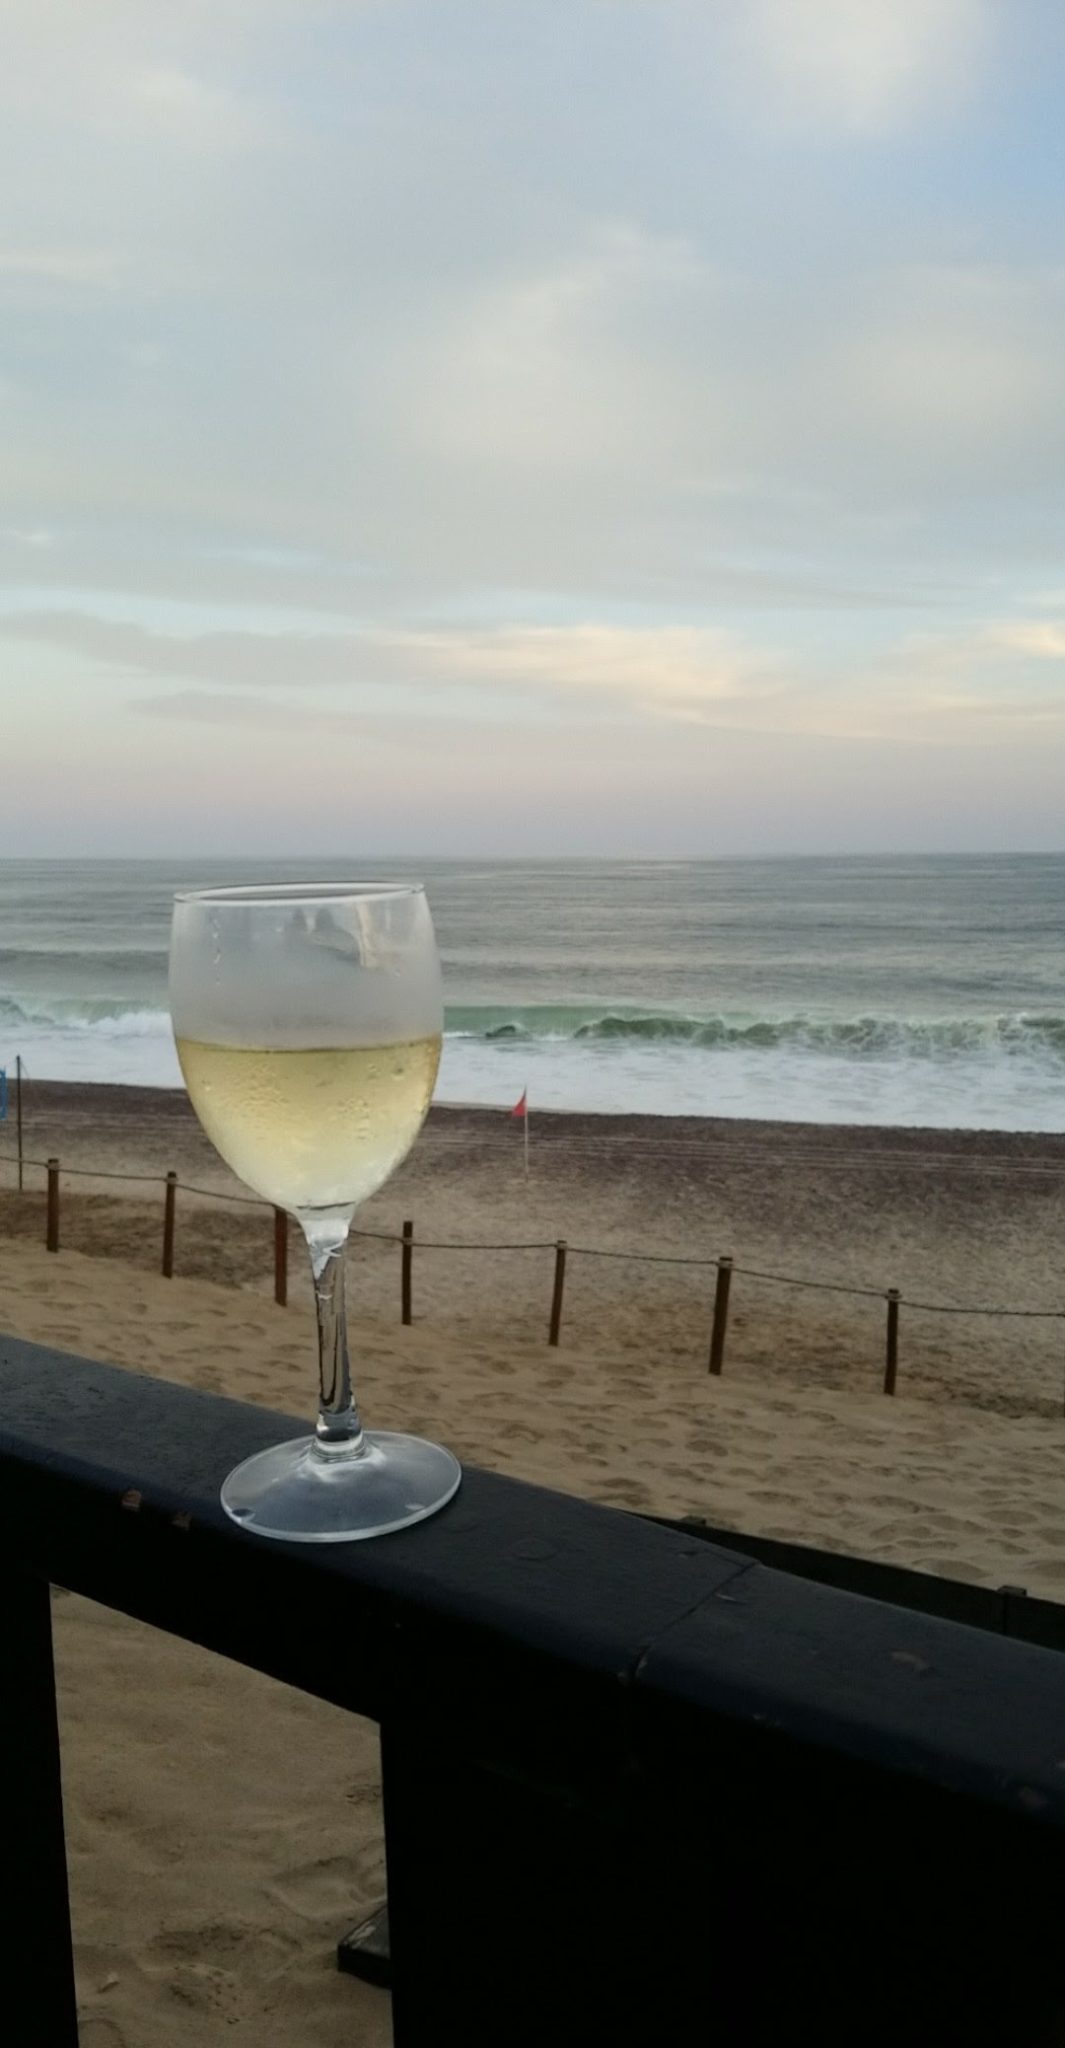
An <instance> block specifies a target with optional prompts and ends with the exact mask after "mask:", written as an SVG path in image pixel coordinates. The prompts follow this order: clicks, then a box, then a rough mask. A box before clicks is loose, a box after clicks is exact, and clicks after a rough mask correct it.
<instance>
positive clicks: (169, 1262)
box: [163, 1168, 177, 1280]
mask: <svg viewBox="0 0 1065 2048" xmlns="http://www.w3.org/2000/svg"><path fill="white" fill-rule="evenodd" d="M176 1210H177V1174H176V1173H175V1172H174V1171H173V1169H172V1168H171V1171H170V1172H169V1173H168V1174H167V1177H166V1198H165V1200H164V1203H163V1279H164V1280H172V1279H173V1277H174V1221H175V1214H176Z"/></svg>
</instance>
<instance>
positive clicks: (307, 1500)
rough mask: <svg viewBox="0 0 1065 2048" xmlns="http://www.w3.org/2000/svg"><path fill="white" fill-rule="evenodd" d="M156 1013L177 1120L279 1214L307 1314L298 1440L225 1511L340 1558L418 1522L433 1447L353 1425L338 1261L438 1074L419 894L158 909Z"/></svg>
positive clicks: (450, 1462) (431, 969)
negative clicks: (191, 1121) (161, 1003)
mask: <svg viewBox="0 0 1065 2048" xmlns="http://www.w3.org/2000/svg"><path fill="white" fill-rule="evenodd" d="M170 1012H171V1019H172V1022H173V1027H174V1037H175V1040H176V1042H177V1053H178V1058H179V1060H180V1062H181V1071H182V1073H183V1075H184V1077H185V1086H186V1087H187V1089H188V1092H189V1097H190V1100H191V1102H192V1106H193V1108H194V1109H195V1111H196V1114H197V1116H198V1117H199V1119H200V1122H201V1124H202V1125H203V1128H204V1130H205V1131H206V1133H207V1136H208V1137H209V1138H210V1139H211V1142H212V1144H214V1145H215V1147H216V1148H217V1150H218V1151H219V1152H220V1153H221V1155H222V1157H223V1159H224V1160H225V1161H226V1162H227V1164H228V1165H229V1166H231V1167H232V1168H233V1171H234V1173H236V1174H239V1176H240V1178H241V1180H243V1181H246V1182H247V1184H248V1186H249V1187H251V1188H254V1189H255V1192H256V1193H257V1194H259V1195H263V1196H264V1197H265V1199H266V1200H267V1201H268V1202H272V1203H273V1204H274V1205H275V1206H276V1207H277V1208H280V1209H287V1210H289V1211H290V1212H291V1214H292V1215H293V1216H295V1218H296V1220H297V1222H298V1223H299V1225H300V1227H301V1229H302V1231H303V1234H304V1237H305V1238H306V1240H307V1247H308V1250H309V1252H310V1257H311V1270H312V1273H313V1275H314V1293H315V1301H316V1304H317V1310H318V1355H319V1386H320V1398H319V1412H318V1423H317V1427H316V1429H315V1432H314V1435H313V1436H308V1437H301V1438H299V1439H298V1440H297V1441H295V1442H293V1443H284V1444H276V1445H274V1446H272V1447H271V1448H270V1449H269V1450H266V1451H260V1452H258V1453H257V1455H256V1456H255V1457H253V1458H247V1459H245V1461H244V1463H243V1464H241V1465H238V1466H237V1467H236V1469H235V1471H233V1472H231V1473H230V1474H229V1477H228V1479H227V1480H226V1481H225V1483H224V1485H223V1487H222V1505H223V1507H224V1508H225V1510H226V1513H227V1514H229V1515H231V1516H232V1518H233V1520H234V1521H235V1522H239V1523H240V1524H241V1525H242V1526H243V1527H244V1528H246V1529H251V1530H253V1531H254V1532H255V1533H256V1534H257V1535H259V1536H278V1537H288V1538H294V1539H295V1540H296V1541H298V1542H302V1543H343V1542H348V1541H350V1540H352V1539H353V1538H356V1537H362V1536H384V1535H387V1534H388V1533H389V1532H390V1531H391V1530H393V1529H404V1528H406V1527H407V1526H408V1524H410V1523H412V1522H420V1521H422V1520H424V1518H425V1516H426V1515H431V1514H435V1512H436V1510H437V1508H442V1507H443V1506H444V1504H445V1502H446V1501H449V1500H450V1499H451V1496H452V1494H453V1493H454V1492H455V1490H456V1488H457V1487H458V1484H459V1481H460V1479H461V1476H462V1474H461V1468H460V1466H459V1464H458V1461H457V1459H455V1458H453V1457H452V1455H451V1452H450V1451H446V1450H444V1449H442V1448H441V1446H440V1445H438V1444H431V1443H424V1442H422V1440H421V1438H419V1437H413V1436H399V1435H395V1434H391V1433H387V1432H382V1431H368V1430H364V1429H363V1428H362V1425H361V1423H360V1421H359V1414H358V1410H357V1408H356V1406H355V1402H354V1400H353V1398H352V1390H351V1375H350V1369H349V1364H348V1348H347V1336H346V1330H345V1318H344V1249H345V1245H346V1242H347V1236H348V1231H349V1229H350V1227H351V1219H352V1216H353V1214H354V1212H355V1208H356V1205H357V1204H358V1203H359V1202H362V1201H365V1199H366V1197H367V1195H372V1194H373V1193H374V1192H375V1190H376V1189H377V1188H379V1187H380V1186H381V1185H382V1183H383V1182H384V1181H386V1180H387V1178H388V1176H389V1174H390V1173H391V1172H392V1171H393V1169H394V1168H395V1167H396V1166H398V1165H399V1162H400V1160H401V1159H403V1158H404V1157H405V1155H406V1154H407V1152H409V1150H410V1148H411V1145H412V1144H413V1143H414V1140H415V1138H416V1136H417V1134H418V1132H419V1130H420V1129H421V1126H422V1123H423V1121H424V1118H425V1114H426V1111H427V1109H428V1107H429V1098H430V1096H431V1095H432V1092H433V1083H434V1081H435V1079H436V1070H437V1066H438V1064H439V1060H440V1034H441V1030H442V1028H443V998H442V993H441V982H440V963H439V960H438V957H437V951H436V941H435V939H434V937H433V927H432V921H431V919H430V916H429V906H428V904H427V902H426V900H425V893H424V890H422V889H421V888H418V887H408V886H405V885H403V884H399V883H395V884H394V883H389V882H350V883H348V882H328V883H322V884H318V885H315V886H311V885H297V886H294V887H289V886H287V885H286V886H279V887H277V888H269V887H268V888H240V889H206V890H201V891H197V892H196V893H194V894H188V895H181V896H178V897H176V898H175V902H174V921H173V929H172V934H171V943H170Z"/></svg>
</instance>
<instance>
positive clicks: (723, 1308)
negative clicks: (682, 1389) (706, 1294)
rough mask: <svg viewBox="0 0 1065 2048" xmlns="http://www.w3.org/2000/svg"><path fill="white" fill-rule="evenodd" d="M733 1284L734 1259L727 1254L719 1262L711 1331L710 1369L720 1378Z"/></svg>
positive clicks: (723, 1361)
mask: <svg viewBox="0 0 1065 2048" xmlns="http://www.w3.org/2000/svg"><path fill="white" fill-rule="evenodd" d="M731 1286H732V1260H731V1259H730V1258H728V1257H727V1256H726V1257H725V1258H721V1259H719V1260H718V1262H717V1285H716V1287H715V1288H714V1326H713V1329H712V1330H711V1332H710V1367H709V1369H710V1371H711V1372H713V1373H716V1374H717V1375H718V1378H720V1376H721V1370H722V1367H723V1366H724V1363H725V1331H726V1330H727V1329H728V1297H729V1288H730V1287H731Z"/></svg>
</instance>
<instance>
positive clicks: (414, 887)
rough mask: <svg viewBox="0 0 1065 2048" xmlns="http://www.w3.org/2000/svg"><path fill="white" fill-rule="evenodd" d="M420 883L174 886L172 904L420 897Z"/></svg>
mask: <svg viewBox="0 0 1065 2048" xmlns="http://www.w3.org/2000/svg"><path fill="white" fill-rule="evenodd" d="M424 894H425V884H424V882H387V881H366V882H236V883H233V884H232V885H230V884H223V885H222V886H220V887H218V888H210V889H177V890H175V892H174V902H175V903H221V904H227V903H232V904H241V903H337V902H340V901H344V902H348V901H351V900H353V899H359V898H362V899H364V900H367V901H370V902H373V901H374V900H376V899H379V898H381V897H385V898H388V897H396V896H424Z"/></svg>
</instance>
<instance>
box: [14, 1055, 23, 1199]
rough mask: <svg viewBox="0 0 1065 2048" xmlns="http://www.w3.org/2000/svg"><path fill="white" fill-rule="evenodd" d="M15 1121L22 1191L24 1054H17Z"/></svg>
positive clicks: (19, 1185) (19, 1181)
mask: <svg viewBox="0 0 1065 2048" xmlns="http://www.w3.org/2000/svg"><path fill="white" fill-rule="evenodd" d="M15 1122H16V1124H17V1126H18V1191H19V1194H20V1195H21V1193H22V1054H21V1053H16V1055H15Z"/></svg>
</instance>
